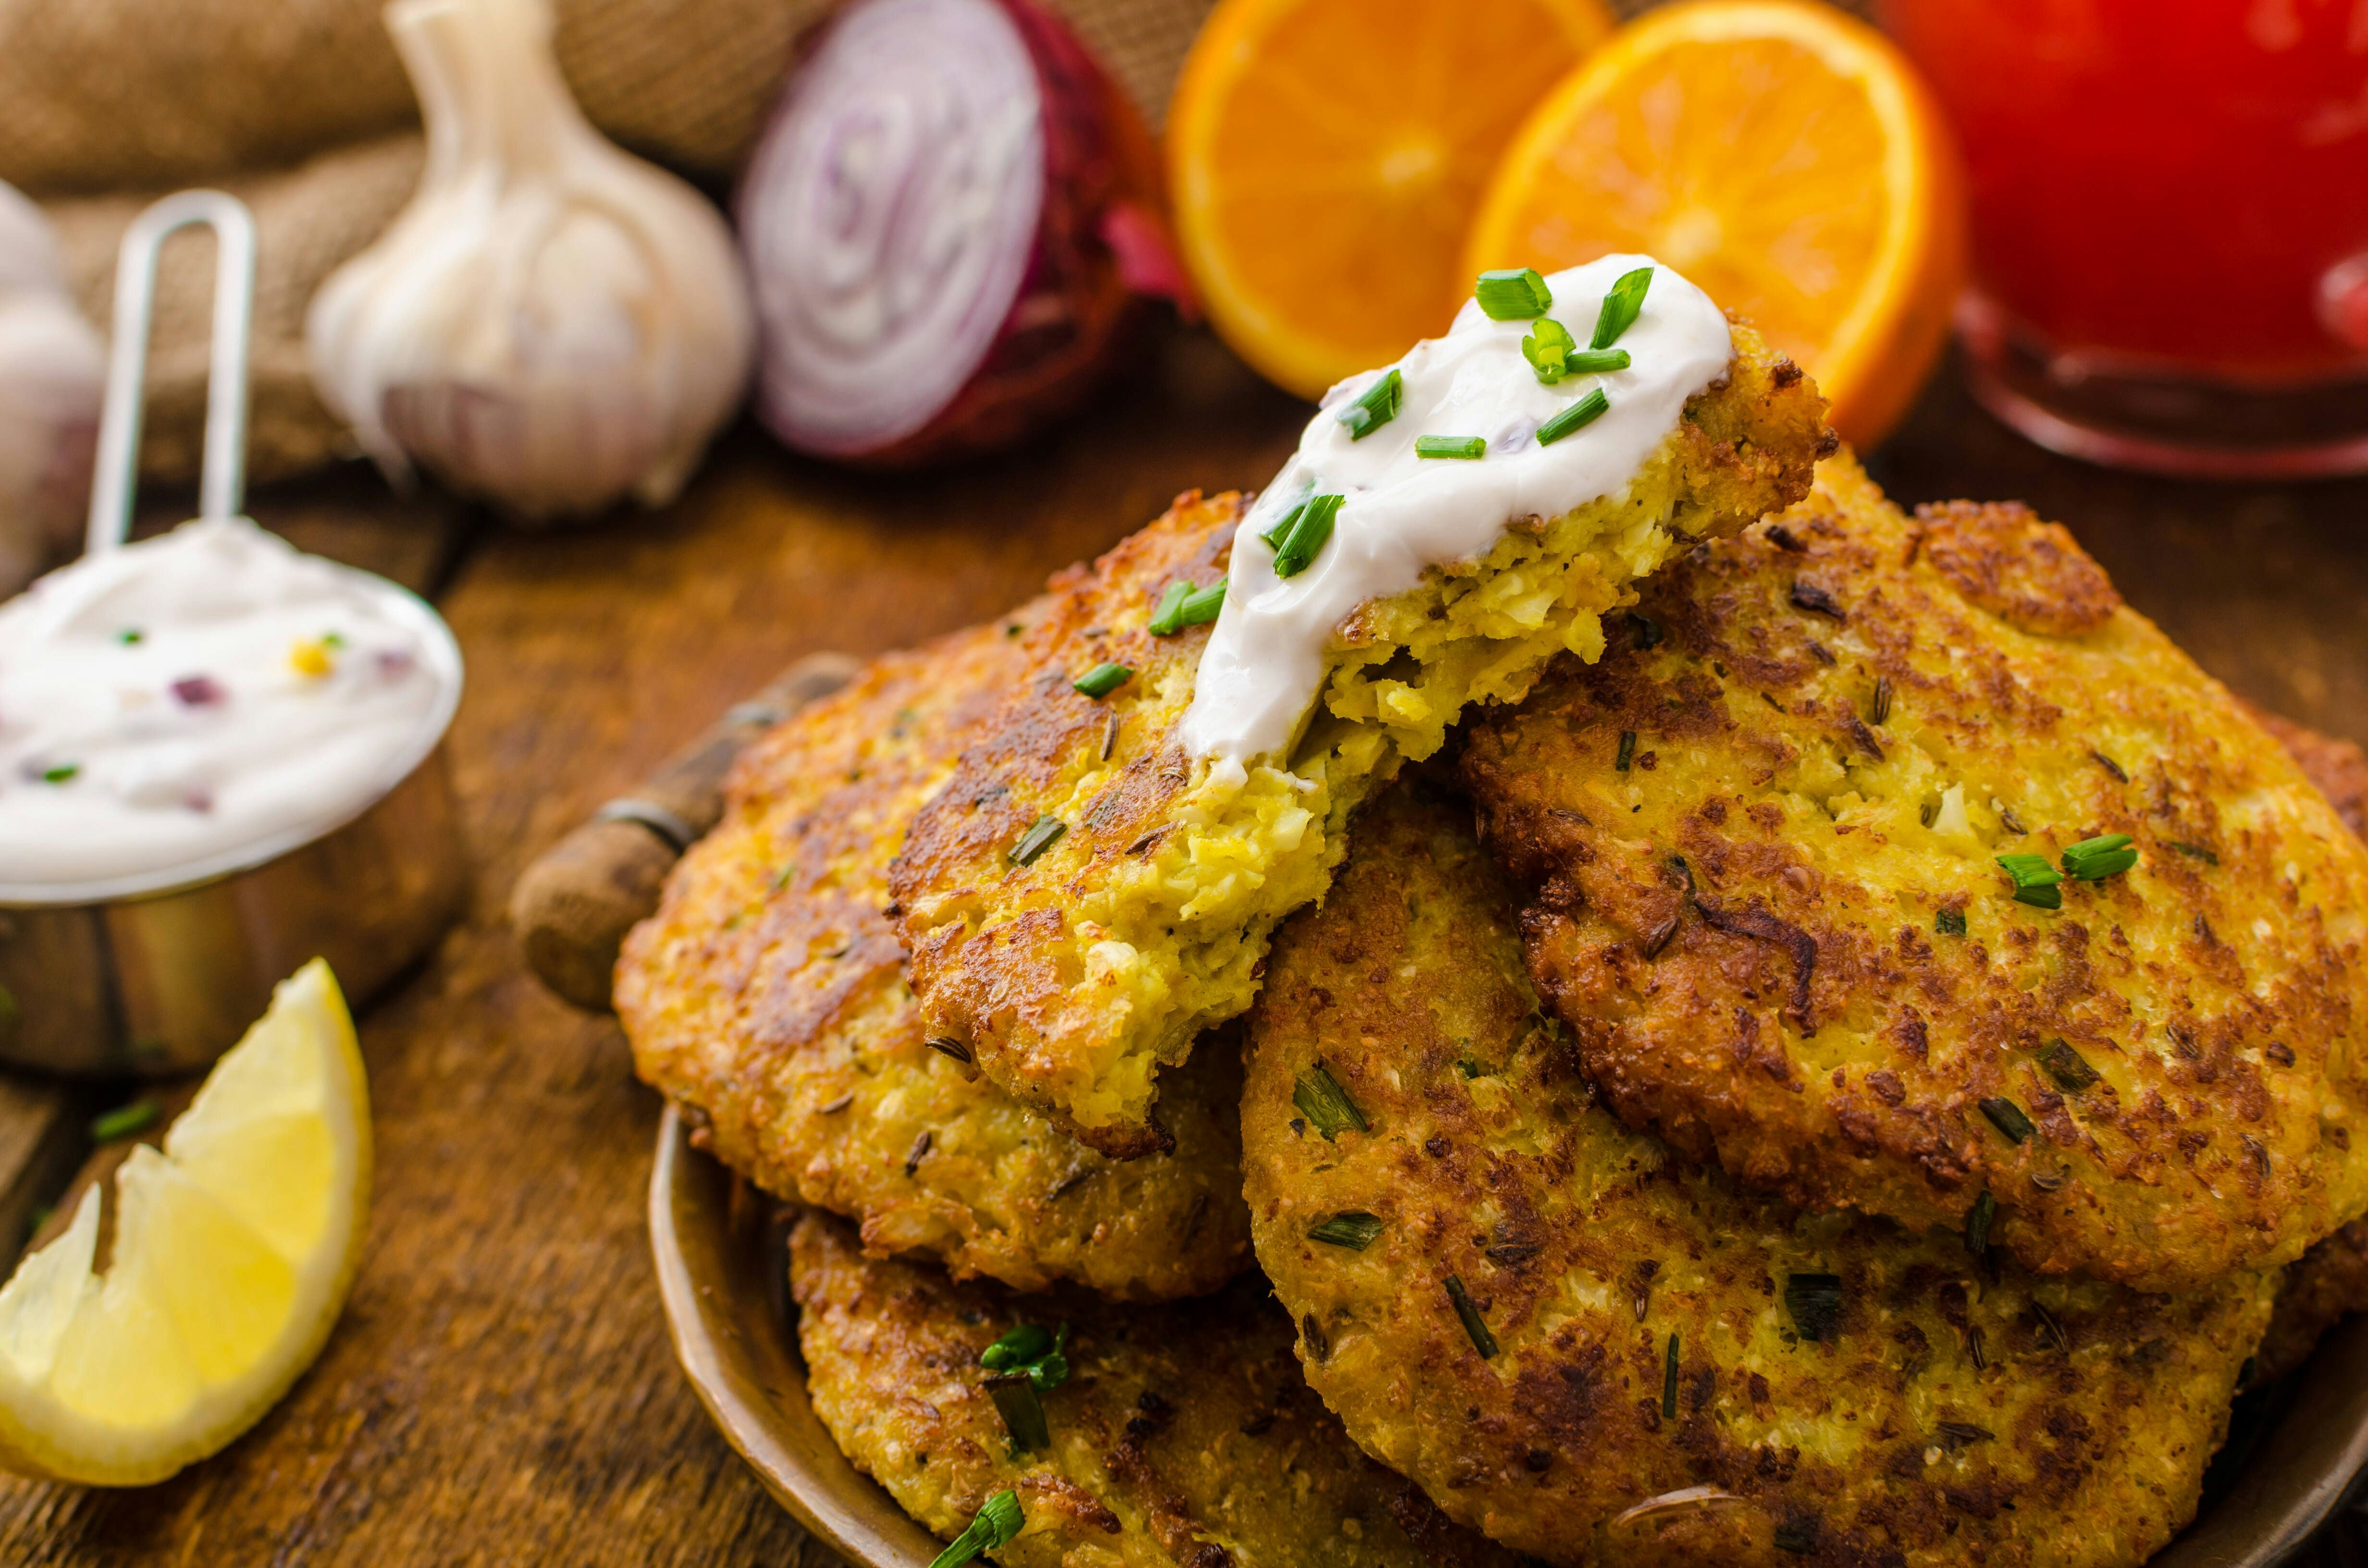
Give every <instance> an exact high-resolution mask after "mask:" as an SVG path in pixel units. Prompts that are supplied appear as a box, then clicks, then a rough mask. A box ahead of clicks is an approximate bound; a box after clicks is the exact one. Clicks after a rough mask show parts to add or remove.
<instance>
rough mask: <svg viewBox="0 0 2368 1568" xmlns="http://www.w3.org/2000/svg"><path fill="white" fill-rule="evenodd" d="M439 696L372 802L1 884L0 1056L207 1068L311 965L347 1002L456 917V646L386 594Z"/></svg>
mask: <svg viewBox="0 0 2368 1568" xmlns="http://www.w3.org/2000/svg"><path fill="white" fill-rule="evenodd" d="M385 591H386V596H387V599H386V604H387V608H388V609H389V611H390V612H391V613H392V614H393V616H394V617H395V618H396V619H400V620H402V621H403V622H404V623H405V624H406V625H407V626H408V627H409V629H410V630H411V631H413V632H414V633H415V635H416V638H417V640H418V645H419V648H420V650H421V654H420V663H421V665H422V666H423V667H424V668H425V670H426V671H427V674H428V675H429V676H432V677H433V678H434V679H435V680H436V681H437V682H438V690H439V692H440V694H441V697H440V700H439V701H438V703H437V705H436V707H435V708H434V709H432V710H430V711H429V712H428V713H427V716H426V717H425V719H424V720H423V722H421V724H420V725H419V727H418V729H417V730H416V732H415V733H413V735H412V736H411V737H410V742H409V744H407V745H406V746H405V747H404V749H403V751H401V752H400V753H398V754H396V756H394V757H393V759H392V761H391V762H390V764H389V767H388V769H387V774H386V777H385V778H384V779H383V781H382V782H381V788H380V790H378V791H377V792H376V794H375V796H374V798H366V799H365V801H364V803H363V804H362V805H361V806H360V807H359V808H358V809H356V810H354V811H349V812H346V813H345V814H344V815H342V816H330V817H324V818H317V819H314V820H312V821H308V822H302V823H297V824H290V826H289V827H288V828H287V829H285V830H284V831H282V832H280V833H278V834H275V835H270V836H268V837H266V838H263V839H260V840H257V841H255V842H253V843H250V844H246V845H243V846H240V847H239V849H238V850H237V851H236V852H234V853H233V854H229V855H221V856H214V857H211V858H208V859H206V860H203V861H197V862H191V863H189V864H186V865H180V866H172V867H165V868H162V869H158V870H156V871H154V872H152V873H149V874H148V875H146V876H144V877H139V878H110V879H108V880H106V881H98V882H92V883H87V884H78V885H72V886H66V887H48V886H43V885H40V884H12V883H9V882H7V881H5V880H0V1062H11V1063H14V1064H15V1065H17V1066H20V1067H31V1068H37V1069H40V1070H41V1071H43V1072H49V1073H63V1074H73V1075H76V1076H87V1077H101V1076H104V1077H122V1076H127V1075H131V1076H156V1077H162V1076H169V1075H173V1074H183V1073H189V1072H193V1071H196V1070H199V1069H201V1068H203V1067H205V1066H207V1065H208V1064H210V1063H211V1062H212V1061H213V1060H214V1058H215V1057H217V1056H219V1055H221V1054H222V1052H223V1051H226V1050H228V1049H229V1048H230V1047H231V1046H233V1045H234V1044H236V1043H237V1041H238V1038H239V1036H240V1035H241V1034H243V1033H244V1032H245V1029H246V1027H247V1026H248V1025H249V1024H251V1023H253V1022H254V1021H255V1020H256V1018H257V1017H261V1016H262V1013H263V1010H264V1008H265V1006H268V1004H269V1002H270V1000H271V988H272V987H273V986H274V985H275V984H277V983H279V982H280V981H282V980H285V979H286V978H287V977H288V976H289V975H290V974H293V973H294V972H295V971H297V970H298V969H299V968H301V967H302V965H303V964H304V963H305V962H306V961H308V960H311V959H313V958H315V957H318V958H324V959H326V960H329V967H330V968H331V969H333V970H335V971H336V975H337V983H338V984H339V985H341V986H342V987H344V988H345V991H346V994H347V997H348V998H349V999H350V1000H352V1001H353V1002H354V1003H355V1004H356V1005H357V1006H359V1004H360V1003H362V1002H363V1001H365V1000H367V999H368V998H369V997H370V994H372V993H374V992H376V991H377V990H379V989H380V988H381V986H383V985H385V983H387V982H388V981H390V980H392V979H393V978H394V977H395V976H396V975H397V974H399V973H401V972H402V971H403V970H404V968H405V967H406V966H407V965H409V964H410V963H411V962H412V960H415V959H416V958H418V957H419V956H420V954H422V953H423V952H425V951H427V948H428V947H429V945H430V944H431V943H433V942H434V941H435V940H436V938H437V937H438V936H440V935H441V934H442V933H443V931H444V929H445V927H446V926H450V924H451V923H452V921H453V919H454V918H455V917H456V916H458V915H459V914H460V912H461V907H462V904H463V903H464V901H465V900H466V898H467V896H468V866H467V860H466V858H465V857H464V855H463V853H462V849H461V835H460V826H459V821H458V817H457V814H456V812H455V811H454V807H453V801H452V785H451V778H450V771H449V769H448V768H447V767H446V765H445V760H444V744H443V742H444V734H445V732H446V731H447V730H448V729H450V726H451V722H452V715H453V712H454V711H455V710H457V709H458V707H459V706H460V700H461V650H460V647H459V645H458V644H457V643H455V642H453V640H452V633H451V630H450V628H449V627H447V626H446V625H445V624H444V621H443V619H442V618H441V617H440V616H438V614H437V613H436V612H435V611H434V610H432V609H430V608H428V607H427V605H426V604H425V603H424V602H422V601H421V600H420V599H418V598H417V597H415V596H413V595H411V594H408V593H405V592H404V590H403V589H401V588H399V587H396V586H395V585H393V584H391V583H389V584H386V585H385Z"/></svg>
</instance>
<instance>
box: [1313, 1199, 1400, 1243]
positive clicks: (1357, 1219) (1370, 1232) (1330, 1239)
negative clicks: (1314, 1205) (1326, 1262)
mask: <svg viewBox="0 0 2368 1568" xmlns="http://www.w3.org/2000/svg"><path fill="white" fill-rule="evenodd" d="M1385 1223H1387V1221H1384V1220H1383V1218H1382V1217H1381V1216H1380V1215H1378V1214H1368V1213H1366V1212H1365V1211H1364V1210H1361V1209H1343V1210H1340V1212H1339V1213H1338V1214H1335V1215H1333V1216H1332V1218H1330V1219H1329V1220H1326V1221H1324V1223H1322V1224H1320V1225H1318V1226H1316V1227H1315V1229H1313V1230H1311V1231H1309V1232H1308V1233H1307V1239H1308V1240H1309V1241H1311V1242H1322V1243H1324V1244H1326V1245H1327V1246H1336V1247H1347V1248H1348V1249H1349V1251H1350V1252H1362V1251H1364V1250H1365V1249H1366V1248H1367V1247H1369V1246H1372V1244H1373V1238H1374V1237H1375V1236H1378V1235H1380V1234H1381V1233H1382V1227H1383V1225H1384V1224H1385Z"/></svg>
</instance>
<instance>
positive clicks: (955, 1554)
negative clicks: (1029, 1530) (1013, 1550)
mask: <svg viewBox="0 0 2368 1568" xmlns="http://www.w3.org/2000/svg"><path fill="white" fill-rule="evenodd" d="M1025 1522H1026V1518H1025V1516H1023V1515H1022V1514H1021V1513H1020V1511H1019V1494H1018V1493H1017V1492H998V1493H996V1494H995V1495H994V1496H992V1497H989V1498H988V1499H987V1500H986V1502H985V1504H984V1505H983V1506H981V1507H980V1508H979V1511H978V1512H977V1514H975V1515H974V1516H973V1517H972V1519H971V1521H970V1527H969V1528H967V1529H964V1530H963V1531H962V1534H960V1535H958V1536H956V1537H954V1539H953V1540H951V1542H949V1543H948V1544H947V1546H946V1549H945V1550H944V1551H940V1552H939V1553H938V1555H937V1557H936V1559H935V1560H934V1561H933V1562H930V1564H929V1568H962V1564H963V1563H965V1562H974V1561H976V1560H977V1559H978V1558H979V1557H980V1556H981V1555H983V1554H984V1553H986V1552H989V1551H996V1550H997V1549H998V1548H1001V1547H1005V1546H1008V1545H1009V1544H1010V1543H1011V1538H1012V1537H1014V1536H1016V1535H1018V1534H1019V1527H1020V1526H1021V1525H1022V1524H1023V1523H1025Z"/></svg>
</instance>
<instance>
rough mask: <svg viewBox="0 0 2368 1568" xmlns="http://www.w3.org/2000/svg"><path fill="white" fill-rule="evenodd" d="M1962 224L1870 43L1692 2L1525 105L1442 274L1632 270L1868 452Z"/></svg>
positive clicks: (1895, 62)
mask: <svg viewBox="0 0 2368 1568" xmlns="http://www.w3.org/2000/svg"><path fill="white" fill-rule="evenodd" d="M1964 207H1965V197H1964V179H1963V176H1962V175H1961V174H1960V172H1959V169H1958V165H1957V160H1956V155H1955V152H1954V149H1953V146H1952V143H1951V142H1950V140H1949V135H1948V131H1947V129H1946V127H1945V126H1944V125H1943V124H1942V122H1941V117H1940V111H1939V110H1938V109H1937V108H1935V107H1934V105H1933V103H1932V100H1931V98H1930V95H1929V94H1928V93H1927V92H1926V90H1925V88H1924V85H1923V84H1922V82H1921V81H1920V80H1919V79H1918V76H1917V75H1916V73H1915V70H1914V68H1913V67H1912V66H1910V65H1909V64H1908V63H1907V60H1906V58H1905V57H1903V56H1902V55H1901V54H1900V52H1899V51H1898V50H1896V48H1894V47H1893V46H1892V44H1891V43H1890V41H1889V40H1886V39H1884V37H1883V35H1881V34H1880V33H1878V32H1876V31H1875V30H1874V29H1873V28H1869V27H1867V26H1865V25H1864V24H1862V23H1861V22H1858V21H1856V20H1854V19H1852V18H1851V17H1846V16H1844V15H1842V14H1841V13H1840V12H1839V11H1836V10H1833V9H1831V8H1829V7H1827V6H1821V5H1815V4H1810V3H1808V0H1692V3H1690V4H1679V5H1676V6H1669V7H1668V8H1667V9H1664V10H1660V11H1656V12H1654V13H1652V14H1651V15H1649V16H1647V17H1645V18H1644V19H1642V20H1641V21H1638V22H1637V23H1635V24H1634V26H1632V27H1629V28H1625V29H1623V30H1622V32H1621V33H1620V34H1619V35H1618V36H1617V37H1615V38H1614V39H1613V40H1611V42H1610V43H1609V44H1607V45H1605V46H1604V48H1603V49H1602V50H1601V51H1598V52H1597V53H1596V54H1595V55H1594V56H1592V57H1591V58H1590V59H1588V61H1587V62H1585V63H1584V64H1582V65H1580V66H1579V67H1578V68H1577V69H1576V70H1575V71H1573V72H1572V73H1571V74H1569V76H1567V77H1566V78H1565V80H1564V81H1563V82H1562V83H1561V84H1560V85H1557V86H1556V87H1555V88H1554V90H1553V91H1552V92H1551V93H1549V94H1547V95H1546V97H1544V98H1543V100H1542V101H1541V102H1540V103H1539V105H1538V106H1537V108H1536V109H1535V111H1533V112H1532V113H1531V116H1530V118H1529V119H1528V121H1527V122H1526V123H1525V124H1524V125H1523V126H1522V127H1521V129H1520V132H1519V134H1518V135H1516V136H1515V137H1514V139H1513V142H1512V143H1511V145H1510V146H1509V147H1508V149H1507V151H1506V153H1505V157H1504V161H1503V162H1502V163H1501V164H1499V165H1497V173H1496V176H1495V178H1494V179H1492V180H1491V181H1490V182H1489V186H1488V191H1487V195H1486V199H1484V200H1483V202H1482V203H1481V209H1480V215H1479V217H1478V219H1477V220H1476V221H1475V222H1474V224H1473V228H1472V233H1471V238H1470V243H1469V244H1467V245H1466V247H1465V249H1464V253H1463V267H1461V268H1460V269H1459V271H1460V273H1461V275H1462V277H1463V278H1470V277H1471V276H1473V275H1474V274H1475V273H1477V272H1478V271H1480V270H1481V269H1482V268H1484V267H1536V268H1538V269H1539V270H1540V271H1542V272H1543V271H1552V270H1553V269H1554V268H1555V267H1573V266H1576V265H1577V264H1578V263H1580V262H1584V261H1591V260H1593V259H1594V258H1595V257H1597V256H1603V255H1606V254H1608V253H1610V252H1613V251H1642V252H1645V253H1646V254H1648V255H1651V256H1655V257H1656V258H1657V259H1659V260H1661V261H1663V262H1666V263H1668V265H1669V266H1670V267H1675V268H1676V269H1677V270H1678V271H1679V272H1681V273H1683V274H1685V276H1686V277H1688V278H1691V279H1692V280H1693V281H1694V282H1695V283H1696V284H1698V285H1700V286H1701V287H1702V290H1704V291H1705V292H1707V293H1708V294H1709V295H1710V296H1711V298H1712V299H1713V300H1716V301H1718V302H1719V303H1720V304H1722V305H1724V306H1725V307H1726V308H1727V309H1729V310H1731V311H1734V312H1736V313H1737V314H1739V315H1741V316H1744V317H1746V318H1748V320H1749V321H1750V322H1751V323H1752V324H1753V325H1755V326H1757V327H1758V328H1759V331H1760V332H1761V333H1762V334H1763V335H1766V337H1767V338H1768V340H1769V341H1770V342H1771V343H1773V344H1774V345H1775V346H1776V347H1779V348H1781V349H1782V350H1784V351H1785V352H1786V353H1788V354H1790V355H1792V357H1793V358H1794V359H1795V360H1797V361H1798V362H1799V363H1800V364H1801V365H1802V366H1804V368H1805V369H1807V370H1808V371H1809V373H1810V374H1811V375H1813V376H1815V377H1816V380H1817V386H1818V388H1819V390H1820V391H1822V392H1824V393H1825V394H1826V396H1827V398H1829V399H1830V400H1832V403H1833V413H1832V415H1831V418H1832V422H1833V425H1834V427H1835V428H1836V429H1837V430H1839V431H1840V432H1841V433H1842V435H1843V436H1844V437H1847V438H1848V439H1850V441H1851V442H1853V443H1855V444H1857V445H1859V446H1861V447H1870V446H1873V444H1874V443H1875V442H1877V441H1879V440H1881V439H1882V438H1883V437H1884V435H1885V434H1886V433H1887V432H1888V431H1889V430H1890V428H1891V426H1893V425H1894V424H1895V423H1896V421H1897V420H1898V418H1899V416H1900V415H1902V414H1904V413H1905V412H1907V405H1908V403H1910V402H1911V401H1913V399H1914V398H1915V395H1916V392H1917V390H1918V388H1919V387H1920V386H1921V385H1922V384H1923V381H1924V378H1925V376H1926V375H1927V374H1929V373H1930V370H1931V369H1932V363H1933V360H1934V358H1936V357H1937V356H1938V355H1939V353H1940V351H1941V345H1942V344H1943V343H1944V342H1945V341H1946V340H1947V337H1948V331H1949V317H1950V311H1951V307H1952V304H1953V303H1954V301H1955V299H1956V295H1957V290H1958V287H1959V285H1960V284H1961V283H1962V281H1963V280H1964V245H1965V241H1964V233H1965V212H1964ZM1462 292H1463V290H1462V289H1461V288H1460V287H1458V286H1457V285H1456V284H1451V285H1450V288H1449V295H1450V297H1451V298H1454V299H1460V298H1461V297H1462Z"/></svg>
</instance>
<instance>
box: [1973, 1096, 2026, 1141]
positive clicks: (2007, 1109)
mask: <svg viewBox="0 0 2368 1568" xmlns="http://www.w3.org/2000/svg"><path fill="white" fill-rule="evenodd" d="M1981 1106H1982V1114H1983V1115H1984V1116H1987V1117H1988V1118H1989V1119H1990V1125H1991V1126H1992V1127H1995V1128H1997V1129H1998V1131H2000V1132H2002V1133H2004V1134H2005V1135H2006V1141H2007V1142H2009V1143H2015V1144H2021V1143H2027V1142H2030V1141H2031V1135H2032V1133H2033V1132H2036V1131H2039V1130H2038V1129H2037V1128H2035V1127H2033V1126H2032V1124H2031V1118H2029V1117H2027V1116H2025V1115H2023V1114H2022V1108H2021V1106H2019V1105H2017V1104H2015V1103H2014V1102H2013V1101H2012V1100H2010V1099H2008V1098H2006V1097H2005V1096H2003V1095H1992V1096H1988V1097H1987V1098H1985V1099H1984V1100H1983V1101H1982V1102H1981Z"/></svg>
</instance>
